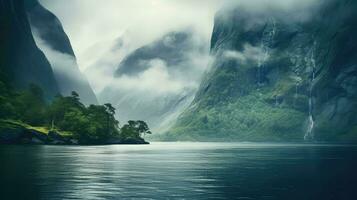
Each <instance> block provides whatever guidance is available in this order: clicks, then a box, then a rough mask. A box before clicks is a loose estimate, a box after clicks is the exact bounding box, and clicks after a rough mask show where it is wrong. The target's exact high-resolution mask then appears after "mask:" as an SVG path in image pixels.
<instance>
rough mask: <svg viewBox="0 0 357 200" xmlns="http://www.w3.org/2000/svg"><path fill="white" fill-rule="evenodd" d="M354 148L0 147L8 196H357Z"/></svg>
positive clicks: (1, 173) (238, 145)
mask: <svg viewBox="0 0 357 200" xmlns="http://www.w3.org/2000/svg"><path fill="white" fill-rule="evenodd" d="M356 157H357V146H343V145H314V144H255V143H152V144H151V145H143V146H137V145H133V146H130V145H113V146H78V147H77V146H72V147H71V146H0V162H1V165H0V177H2V179H1V180H0V190H1V193H2V197H5V198H3V199H354V198H357V191H356V186H357V171H356V169H357V161H356Z"/></svg>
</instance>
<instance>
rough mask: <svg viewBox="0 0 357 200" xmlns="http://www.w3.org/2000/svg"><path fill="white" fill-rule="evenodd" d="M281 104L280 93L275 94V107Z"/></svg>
mask: <svg viewBox="0 0 357 200" xmlns="http://www.w3.org/2000/svg"><path fill="white" fill-rule="evenodd" d="M278 106H279V99H278V95H275V107H278Z"/></svg>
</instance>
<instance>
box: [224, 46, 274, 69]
mask: <svg viewBox="0 0 357 200" xmlns="http://www.w3.org/2000/svg"><path fill="white" fill-rule="evenodd" d="M223 56H224V57H225V58H226V59H231V60H235V61H237V62H238V63H240V64H247V63H252V62H253V63H258V62H259V61H260V60H261V58H263V57H268V56H269V55H268V54H266V52H265V51H264V50H263V48H262V47H260V46H258V47H256V46H252V45H251V44H249V43H246V44H245V45H244V47H243V50H242V51H233V50H228V51H225V52H224V53H223ZM266 59H267V58H266Z"/></svg>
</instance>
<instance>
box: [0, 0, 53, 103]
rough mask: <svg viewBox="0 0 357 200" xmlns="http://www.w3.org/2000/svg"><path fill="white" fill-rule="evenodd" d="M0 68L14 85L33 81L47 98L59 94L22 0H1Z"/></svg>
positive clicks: (26, 85)
mask: <svg viewBox="0 0 357 200" xmlns="http://www.w3.org/2000/svg"><path fill="white" fill-rule="evenodd" d="M0 68H1V70H2V71H3V73H4V74H6V75H7V76H8V79H9V80H10V82H11V84H12V85H13V86H14V87H15V88H18V89H25V88H28V85H29V84H31V83H33V84H36V85H38V86H40V87H41V88H42V89H43V90H44V93H45V96H46V97H47V98H48V99H51V98H52V97H53V96H55V95H56V94H58V93H59V90H58V86H57V82H56V80H55V78H54V74H53V71H52V68H51V65H50V63H49V62H48V60H47V59H46V57H45V55H44V54H43V53H42V51H41V50H39V49H38V47H37V46H36V43H35V41H34V39H33V37H32V33H31V28H30V25H29V22H28V19H27V16H26V12H25V8H24V1H23V0H0Z"/></svg>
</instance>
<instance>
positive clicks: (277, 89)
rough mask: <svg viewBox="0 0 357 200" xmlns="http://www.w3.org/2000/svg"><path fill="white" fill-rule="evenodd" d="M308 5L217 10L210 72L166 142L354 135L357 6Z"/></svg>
mask: <svg viewBox="0 0 357 200" xmlns="http://www.w3.org/2000/svg"><path fill="white" fill-rule="evenodd" d="M309 9H312V10H314V12H313V13H307V14H304V12H301V10H299V9H297V10H296V11H294V12H292V10H284V9H281V10H280V11H279V12H276V10H274V12H269V9H265V10H264V9H263V10H260V9H259V10H258V11H256V10H247V9H246V7H236V8H230V9H228V10H223V11H220V12H219V13H218V14H217V15H216V19H215V25H214V30H213V34H212V42H211V52H212V54H213V56H214V62H213V65H212V67H211V70H210V71H209V73H208V74H207V76H206V77H204V80H203V82H202V83H201V86H200V89H199V91H198V92H197V94H196V97H195V100H194V102H193V104H192V105H191V106H190V107H189V109H187V110H186V111H185V112H184V113H183V114H182V115H181V116H180V117H179V119H178V122H177V123H176V125H175V126H174V127H173V128H172V129H171V130H170V131H169V132H168V134H167V136H168V139H173V140H175V139H178V140H184V139H185V138H191V139H192V138H194V139H196V140H226V139H227V138H230V139H233V140H248V141H302V140H304V139H308V140H324V141H326V140H331V141H336V140H345V141H349V140H353V138H354V137H355V132H353V131H355V128H356V126H357V117H356V115H355V114H354V113H355V112H356V109H357V105H356V103H355V102H356V87H355V86H356V80H357V79H356V67H355V65H356V63H357V60H356V53H357V43H356V41H355V40H353V39H352V37H353V35H356V34H357V29H356V28H355V27H356V24H357V16H356V14H355V12H352V10H356V9H357V3H355V2H353V1H349V0H343V1H337V0H331V1H324V2H319V4H313V6H311V7H309ZM305 11H306V10H305ZM352 88H354V89H352ZM217 116H219V117H217Z"/></svg>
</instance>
